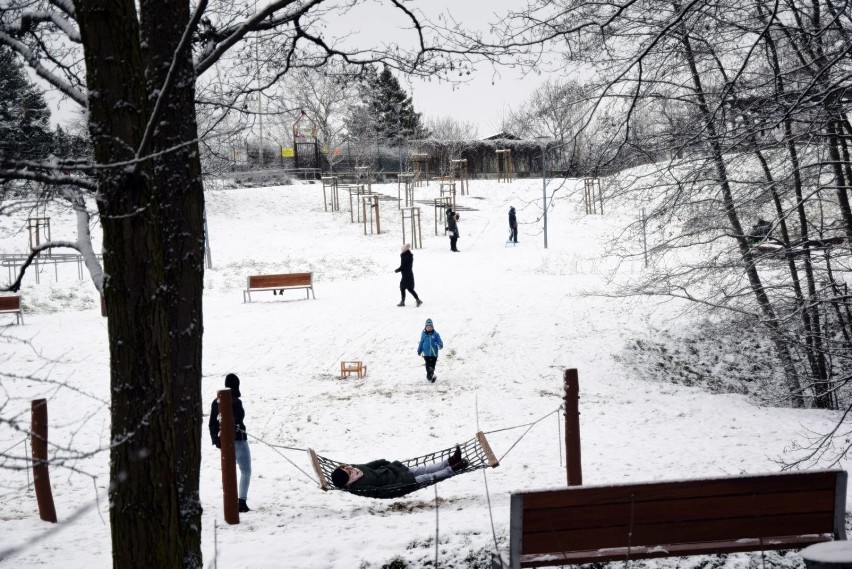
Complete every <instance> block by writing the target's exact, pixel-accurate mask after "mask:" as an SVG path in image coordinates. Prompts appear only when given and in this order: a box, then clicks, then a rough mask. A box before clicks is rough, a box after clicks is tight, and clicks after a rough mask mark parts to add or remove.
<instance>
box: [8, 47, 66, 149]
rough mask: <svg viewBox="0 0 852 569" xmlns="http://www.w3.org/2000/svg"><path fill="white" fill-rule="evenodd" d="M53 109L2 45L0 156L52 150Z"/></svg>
mask: <svg viewBox="0 0 852 569" xmlns="http://www.w3.org/2000/svg"><path fill="white" fill-rule="evenodd" d="M52 146H53V135H52V134H51V131H50V110H49V109H48V108H47V103H45V101H44V96H43V95H42V93H41V92H40V91H38V90H37V89H36V87H35V85H33V84H32V82H31V81H30V79H29V77H28V76H27V74H26V72H24V70H23V67H22V66H21V64H20V63H19V62H18V60H17V59H16V58H15V56H14V54H13V53H12V51H11V50H10V49H8V48H7V47H5V46H2V45H0V156H7V157H12V156H14V157H16V158H21V159H35V158H41V157H44V156H47V155H48V154H50V152H51V149H52Z"/></svg>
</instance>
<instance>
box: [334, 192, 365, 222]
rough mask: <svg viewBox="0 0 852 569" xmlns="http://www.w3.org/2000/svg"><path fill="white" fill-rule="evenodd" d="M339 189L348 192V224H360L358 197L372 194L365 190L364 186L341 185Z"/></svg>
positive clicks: (359, 201) (359, 202)
mask: <svg viewBox="0 0 852 569" xmlns="http://www.w3.org/2000/svg"><path fill="white" fill-rule="evenodd" d="M339 188H340V189H344V190H346V191H348V192H349V223H356V222H357V223H361V199H360V197H361V196H365V195H370V194H372V193H373V192H372V190H369V189H367V188H366V187H365V186H364V184H342V185H340V186H339ZM353 198H354V200H353Z"/></svg>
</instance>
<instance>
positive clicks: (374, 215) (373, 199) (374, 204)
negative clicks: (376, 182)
mask: <svg viewBox="0 0 852 569" xmlns="http://www.w3.org/2000/svg"><path fill="white" fill-rule="evenodd" d="M368 213H369V215H367V214H368ZM367 218H369V219H370V235H372V234H373V223H374V222H375V225H376V235H379V234H380V233H381V232H382V223H381V219H380V217H379V196H378V195H376V194H367V195H363V196H361V221H362V223H363V224H364V235H367Z"/></svg>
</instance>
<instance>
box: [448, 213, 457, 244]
mask: <svg viewBox="0 0 852 569" xmlns="http://www.w3.org/2000/svg"><path fill="white" fill-rule="evenodd" d="M458 220H459V214H457V213H456V212H454V211H453V210H452V209H451V208H447V235H449V236H450V251H455V252H456V253H458V252H459V250H458V248H457V247H456V242H457V241H458V240H459V225H458V223H457V222H458Z"/></svg>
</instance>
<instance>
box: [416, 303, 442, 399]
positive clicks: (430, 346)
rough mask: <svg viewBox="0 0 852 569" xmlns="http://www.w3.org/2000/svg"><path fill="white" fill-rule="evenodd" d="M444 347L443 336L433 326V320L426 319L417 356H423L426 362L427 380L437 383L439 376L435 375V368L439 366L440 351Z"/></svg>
mask: <svg viewBox="0 0 852 569" xmlns="http://www.w3.org/2000/svg"><path fill="white" fill-rule="evenodd" d="M443 347H444V342H443V341H442V340H441V335H440V334H438V331H437V330H435V328H434V326H432V319H431V318H427V319H426V326H424V328H423V332H421V333H420V343H419V344H417V355H418V356H423V360H424V361H425V362H426V379H428V380H429V381H431V382H432V383H435V380H436V379H438V376H437V375H435V366H436V365H437V364H438V350H440V349H442V348H443Z"/></svg>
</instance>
